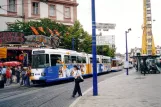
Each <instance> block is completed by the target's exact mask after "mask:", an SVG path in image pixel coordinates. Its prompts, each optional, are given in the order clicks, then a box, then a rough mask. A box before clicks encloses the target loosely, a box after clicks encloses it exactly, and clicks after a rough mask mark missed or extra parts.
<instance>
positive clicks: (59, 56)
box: [30, 48, 111, 84]
mask: <svg viewBox="0 0 161 107" xmlns="http://www.w3.org/2000/svg"><path fill="white" fill-rule="evenodd" d="M74 65H77V66H78V67H79V68H80V70H81V72H82V75H83V76H85V75H91V74H92V73H93V67H92V55H91V54H87V53H83V52H76V51H72V50H66V49H45V48H44V49H33V50H32V69H31V77H30V79H31V81H32V82H33V83H34V84H35V83H42V82H45V83H48V82H52V81H60V80H66V79H70V78H73V76H72V73H73V66H74ZM110 71H111V58H110V57H108V56H102V55H97V73H103V72H110Z"/></svg>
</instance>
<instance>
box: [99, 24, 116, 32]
mask: <svg viewBox="0 0 161 107" xmlns="http://www.w3.org/2000/svg"><path fill="white" fill-rule="evenodd" d="M115 27H116V24H113V23H96V29H98V30H101V29H103V31H108V30H109V29H115Z"/></svg>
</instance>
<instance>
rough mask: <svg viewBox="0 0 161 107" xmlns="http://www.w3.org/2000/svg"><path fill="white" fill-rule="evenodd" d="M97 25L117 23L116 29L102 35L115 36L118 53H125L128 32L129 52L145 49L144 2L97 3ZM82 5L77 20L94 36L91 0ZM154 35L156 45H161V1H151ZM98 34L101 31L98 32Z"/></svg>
mask: <svg viewBox="0 0 161 107" xmlns="http://www.w3.org/2000/svg"><path fill="white" fill-rule="evenodd" d="M95 1H96V22H97V23H115V24H116V28H115V30H110V31H108V32H102V34H103V35H115V44H116V48H117V50H116V52H117V53H122V54H123V53H125V51H126V48H125V31H126V30H128V28H131V29H132V31H131V32H129V33H128V50H129V51H130V49H131V48H135V47H141V43H142V38H141V37H142V28H141V26H142V24H143V0H95ZM77 2H78V3H79V5H78V11H77V17H78V20H79V21H80V22H81V24H82V25H83V28H84V29H85V30H86V31H87V32H88V33H89V34H92V33H91V32H92V27H91V23H92V21H91V0H77ZM151 5H152V6H151V7H152V19H155V20H156V21H155V22H153V24H152V27H153V31H152V32H153V36H154V41H155V45H156V46H157V45H160V46H161V0H151ZM97 34H99V32H98V31H97Z"/></svg>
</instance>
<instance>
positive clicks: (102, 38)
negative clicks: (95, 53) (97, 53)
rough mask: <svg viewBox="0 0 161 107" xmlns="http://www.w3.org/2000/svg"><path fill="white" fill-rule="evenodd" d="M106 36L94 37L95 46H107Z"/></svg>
mask: <svg viewBox="0 0 161 107" xmlns="http://www.w3.org/2000/svg"><path fill="white" fill-rule="evenodd" d="M108 44H109V40H108V36H96V45H108Z"/></svg>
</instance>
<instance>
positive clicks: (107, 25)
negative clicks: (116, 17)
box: [91, 0, 116, 96]
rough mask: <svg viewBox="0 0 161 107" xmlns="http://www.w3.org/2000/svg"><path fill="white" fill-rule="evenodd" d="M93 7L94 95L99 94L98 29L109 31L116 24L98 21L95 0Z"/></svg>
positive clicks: (93, 0)
mask: <svg viewBox="0 0 161 107" xmlns="http://www.w3.org/2000/svg"><path fill="white" fill-rule="evenodd" d="M91 9H92V55H93V58H92V62H93V96H97V95H98V86H97V62H96V29H98V30H101V29H103V30H104V31H108V30H109V29H115V26H116V25H115V24H110V23H97V24H96V16H95V0H91Z"/></svg>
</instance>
